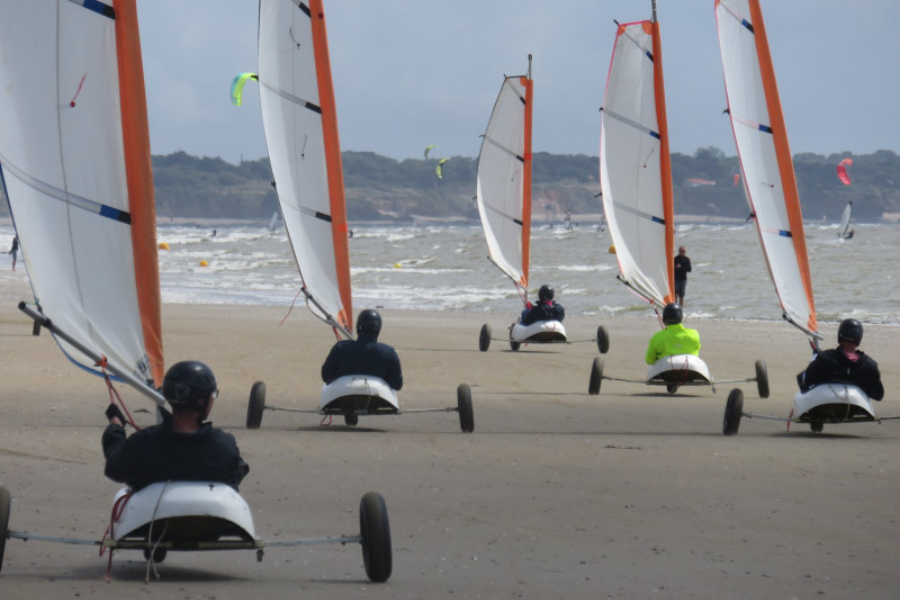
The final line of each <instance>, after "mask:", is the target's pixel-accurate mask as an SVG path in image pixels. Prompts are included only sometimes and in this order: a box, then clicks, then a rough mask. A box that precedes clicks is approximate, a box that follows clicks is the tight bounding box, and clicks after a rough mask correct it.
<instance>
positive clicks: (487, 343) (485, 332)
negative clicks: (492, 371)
mask: <svg viewBox="0 0 900 600" xmlns="http://www.w3.org/2000/svg"><path fill="white" fill-rule="evenodd" d="M490 347H491V326H490V325H488V324H487V323H485V324H484V325H482V326H481V335H479V336H478V349H479V350H481V351H482V352H487V351H488V348H490Z"/></svg>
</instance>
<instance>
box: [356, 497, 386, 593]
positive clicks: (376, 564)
mask: <svg viewBox="0 0 900 600" xmlns="http://www.w3.org/2000/svg"><path fill="white" fill-rule="evenodd" d="M359 530H360V537H362V553H363V564H364V565H365V567H366V575H367V576H368V577H369V580H370V581H373V582H374V583H383V582H385V581H387V580H388V579H390V577H391V570H392V569H393V550H392V549H391V526H390V523H389V522H388V514H387V507H386V506H385V504H384V498H382V497H381V494H379V493H378V492H369V493H367V494H366V495H365V496H363V497H362V500H361V501H360V503H359Z"/></svg>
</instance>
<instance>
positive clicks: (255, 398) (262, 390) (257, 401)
mask: <svg viewBox="0 0 900 600" xmlns="http://www.w3.org/2000/svg"><path fill="white" fill-rule="evenodd" d="M264 410H266V384H265V383H263V382H262V381H257V382H256V383H254V384H253V387H251V388H250V402H249V403H248V404H247V429H259V426H260V425H261V424H262V417H263V411H264Z"/></svg>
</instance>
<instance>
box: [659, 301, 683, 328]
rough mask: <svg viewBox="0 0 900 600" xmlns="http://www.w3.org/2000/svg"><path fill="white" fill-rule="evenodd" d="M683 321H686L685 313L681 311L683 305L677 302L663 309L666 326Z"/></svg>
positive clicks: (670, 303)
mask: <svg viewBox="0 0 900 600" xmlns="http://www.w3.org/2000/svg"><path fill="white" fill-rule="evenodd" d="M682 319H684V312H683V311H682V310H681V305H680V304H678V303H677V302H669V303H668V304H666V307H665V308H663V323H665V324H666V325H674V324H676V323H681V320H682Z"/></svg>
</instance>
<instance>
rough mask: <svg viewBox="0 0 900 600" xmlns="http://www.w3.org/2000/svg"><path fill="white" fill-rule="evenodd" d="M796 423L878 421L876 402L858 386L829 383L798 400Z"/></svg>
mask: <svg viewBox="0 0 900 600" xmlns="http://www.w3.org/2000/svg"><path fill="white" fill-rule="evenodd" d="M792 420H793V421H795V422H798V423H809V422H816V423H848V422H853V421H874V420H875V410H874V408H873V407H872V400H871V399H870V398H869V397H868V396H867V395H866V394H865V392H863V391H862V390H861V389H859V388H858V387H856V386H854V385H845V384H842V383H826V384H821V385H817V386H816V387H814V388H812V389H810V390H809V391H807V392H797V394H796V395H795V396H794V412H793V415H792Z"/></svg>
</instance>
